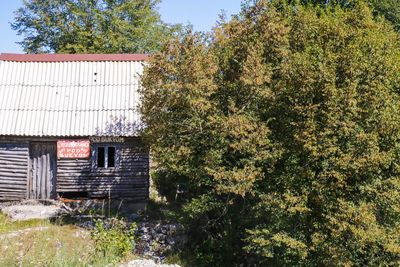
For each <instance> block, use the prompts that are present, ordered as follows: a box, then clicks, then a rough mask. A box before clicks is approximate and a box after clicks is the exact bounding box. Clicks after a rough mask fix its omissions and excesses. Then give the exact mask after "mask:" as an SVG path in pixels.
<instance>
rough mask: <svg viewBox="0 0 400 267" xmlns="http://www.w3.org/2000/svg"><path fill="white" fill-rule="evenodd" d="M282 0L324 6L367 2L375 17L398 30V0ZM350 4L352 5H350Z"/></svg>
mask: <svg viewBox="0 0 400 267" xmlns="http://www.w3.org/2000/svg"><path fill="white" fill-rule="evenodd" d="M283 1H284V2H289V3H296V2H301V3H303V4H306V5H307V4H312V5H322V6H326V5H327V4H328V3H334V4H339V5H341V6H342V7H344V6H346V5H349V4H352V3H356V2H360V1H364V2H366V3H368V4H369V7H370V8H371V9H372V11H373V14H374V15H375V16H376V17H380V16H381V17H384V18H385V19H387V20H388V21H390V23H391V24H392V25H393V26H394V27H395V29H396V30H400V1H399V0H289V1H285V0H283ZM350 6H352V5H350Z"/></svg>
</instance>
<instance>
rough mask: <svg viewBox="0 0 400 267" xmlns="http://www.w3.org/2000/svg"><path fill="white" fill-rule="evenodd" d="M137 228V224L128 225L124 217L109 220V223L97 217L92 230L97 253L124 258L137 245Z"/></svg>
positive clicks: (103, 255)
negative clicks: (135, 233) (135, 232)
mask: <svg viewBox="0 0 400 267" xmlns="http://www.w3.org/2000/svg"><path fill="white" fill-rule="evenodd" d="M135 229H136V225H135V224H132V225H131V226H130V227H127V225H126V224H125V222H124V221H123V219H121V220H118V219H115V218H112V219H110V220H108V222H107V224H105V223H104V222H103V221H102V220H101V219H97V220H96V221H95V227H94V229H93V231H92V232H91V236H92V239H93V241H94V243H95V253H96V255H100V256H101V257H107V256H112V257H115V261H118V260H119V259H120V258H123V257H124V256H126V254H127V253H129V252H131V251H132V250H133V249H134V247H135V238H134V231H135Z"/></svg>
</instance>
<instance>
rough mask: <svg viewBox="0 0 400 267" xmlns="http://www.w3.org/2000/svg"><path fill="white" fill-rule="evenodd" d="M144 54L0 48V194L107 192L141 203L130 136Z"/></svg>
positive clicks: (145, 176)
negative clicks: (24, 52) (2, 50)
mask: <svg viewBox="0 0 400 267" xmlns="http://www.w3.org/2000/svg"><path fill="white" fill-rule="evenodd" d="M146 58H147V56H146V55H138V54H124V55H121V54H118V55H111V54H109V55H62V54H59V55H20V54H1V56H0V200H20V199H26V198H32V199H55V198H58V197H62V198H89V199H90V198H97V199H98V198H109V197H110V198H112V199H113V198H115V199H127V200H131V201H136V202H137V203H143V202H144V201H145V200H146V199H147V197H148V194H149V193H148V192H149V155H148V149H147V148H146V147H145V146H144V145H143V143H142V142H141V139H140V137H139V136H138V130H139V129H140V125H141V124H140V116H139V114H138V112H137V107H138V102H139V95H138V89H139V86H140V84H139V78H140V74H141V73H142V70H143V62H144V61H145V60H146Z"/></svg>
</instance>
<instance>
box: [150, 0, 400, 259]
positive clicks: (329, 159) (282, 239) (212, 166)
mask: <svg viewBox="0 0 400 267" xmlns="http://www.w3.org/2000/svg"><path fill="white" fill-rule="evenodd" d="M279 2H282V1H277V2H275V1H267V0H259V1H254V2H252V3H253V4H247V5H246V4H245V5H244V7H243V10H242V12H241V13H240V14H239V15H237V16H234V17H233V18H232V20H231V21H230V22H224V21H222V22H221V23H220V24H219V25H218V26H217V27H215V29H214V30H213V32H212V33H211V34H210V35H209V36H207V37H204V36H202V35H200V34H197V33H192V32H187V33H186V34H184V35H182V36H181V37H180V39H179V40H174V41H171V42H168V43H166V45H165V46H164V49H163V50H162V52H161V53H160V54H159V55H154V56H152V57H151V59H150V62H149V65H148V67H147V68H146V70H145V74H144V77H143V85H144V89H143V90H142V101H143V102H142V103H143V104H142V114H143V120H144V123H145V124H146V125H147V128H146V129H145V133H144V134H145V138H146V140H147V141H148V142H149V144H150V145H151V147H152V153H153V158H154V161H155V162H156V163H157V164H158V167H159V168H160V170H162V172H160V175H161V176H160V177H162V175H164V176H165V177H167V178H168V179H169V180H170V181H172V182H174V181H176V180H177V179H176V180H174V179H171V177H174V176H177V177H179V183H180V184H184V186H185V188H186V189H187V191H188V192H189V193H188V194H187V195H186V199H185V200H184V201H183V206H182V209H183V210H184V211H185V212H186V214H187V218H188V223H189V224H190V225H191V229H192V232H191V233H192V234H191V241H192V247H191V248H190V250H191V251H193V253H194V254H196V255H198V257H197V258H196V255H194V257H195V258H196V259H195V260H196V262H197V264H198V265H207V264H208V265H210V264H214V265H233V264H240V263H244V264H251V263H256V264H261V263H262V264H265V265H267V266H274V265H275V266H285V265H289V266H291V265H300V266H365V265H373V266H374V265H379V264H381V265H398V264H400V262H399V259H400V245H399V242H398V241H399V240H400V223H399V222H400V193H399V192H400V179H399V177H400V145H399V144H400V123H399V122H400V101H399V100H400V99H399V92H400V91H399V85H400V70H399V68H400V64H399V63H400V62H399V60H400V46H399V36H398V35H397V34H396V33H395V32H394V30H393V29H392V27H391V26H390V25H387V24H385V23H384V22H380V21H375V20H374V19H373V16H372V15H371V12H370V11H369V9H368V8H367V6H366V5H365V4H363V3H354V5H352V6H351V7H348V8H345V9H342V8H340V7H338V6H334V5H327V6H326V7H325V8H314V7H311V6H308V7H303V6H301V5H298V6H295V7H288V6H285V5H280V4H277V3H279ZM160 177H159V178H158V179H160ZM175 186H176V185H175ZM171 187H173V186H171Z"/></svg>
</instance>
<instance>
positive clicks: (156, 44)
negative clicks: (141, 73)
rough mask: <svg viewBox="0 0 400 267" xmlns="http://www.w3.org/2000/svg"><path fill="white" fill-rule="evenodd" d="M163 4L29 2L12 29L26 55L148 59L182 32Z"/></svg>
mask: <svg viewBox="0 0 400 267" xmlns="http://www.w3.org/2000/svg"><path fill="white" fill-rule="evenodd" d="M159 2H160V0H25V1H24V5H23V7H21V8H19V9H18V10H17V11H16V12H15V15H16V16H15V22H14V23H12V24H11V28H12V29H14V30H16V31H17V32H18V34H20V35H23V36H24V39H23V41H22V42H20V44H21V45H22V47H23V48H24V51H25V52H27V53H149V52H155V51H157V50H159V49H160V47H161V43H162V41H163V40H164V39H165V38H166V37H168V36H171V35H173V34H174V33H175V31H176V30H178V29H179V26H178V25H167V24H165V23H163V22H162V21H161V19H160V15H159V14H158V13H157V9H156V7H157V4H158V3H159Z"/></svg>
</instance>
